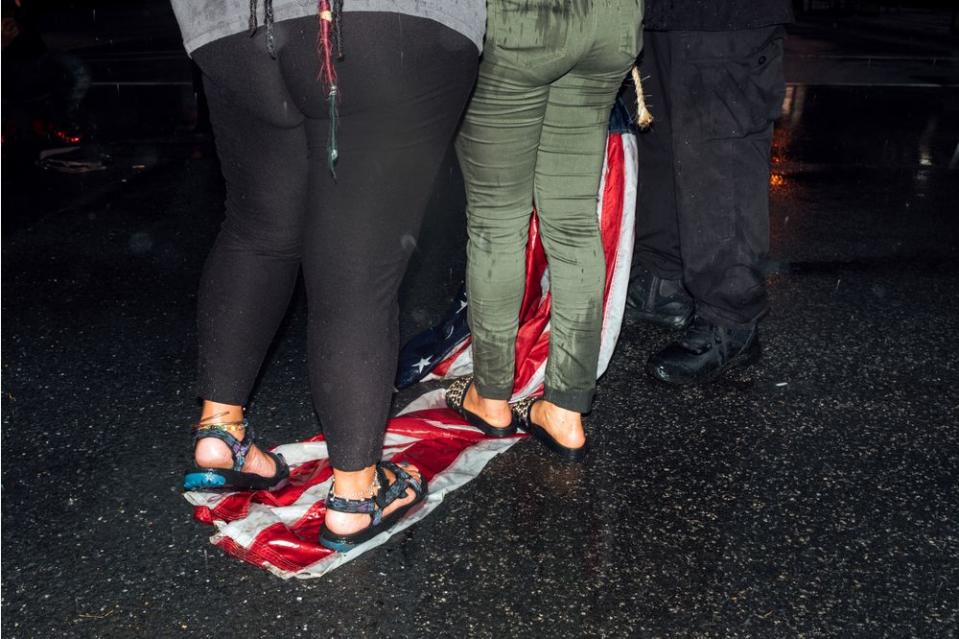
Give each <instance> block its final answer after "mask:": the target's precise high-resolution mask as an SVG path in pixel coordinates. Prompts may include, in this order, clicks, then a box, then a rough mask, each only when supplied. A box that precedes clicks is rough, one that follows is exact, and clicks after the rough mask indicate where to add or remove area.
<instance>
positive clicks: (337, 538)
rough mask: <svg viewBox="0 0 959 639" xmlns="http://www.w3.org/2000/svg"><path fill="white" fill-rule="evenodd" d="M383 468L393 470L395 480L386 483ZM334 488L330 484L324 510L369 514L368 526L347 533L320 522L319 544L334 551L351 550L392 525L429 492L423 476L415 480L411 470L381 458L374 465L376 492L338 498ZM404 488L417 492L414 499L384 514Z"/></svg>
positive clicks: (403, 493) (401, 494) (402, 492)
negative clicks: (342, 533) (336, 531)
mask: <svg viewBox="0 0 959 639" xmlns="http://www.w3.org/2000/svg"><path fill="white" fill-rule="evenodd" d="M383 469H386V470H389V471H392V472H393V475H394V477H395V479H394V480H393V483H392V484H391V483H390V482H389V478H388V477H387V476H386V473H385V472H384V470H383ZM334 488H335V484H331V485H330V492H329V494H327V496H326V509H327V510H335V511H336V512H339V513H350V514H363V515H369V516H370V525H369V526H367V527H366V528H364V529H362V530H360V531H357V532H355V533H350V534H348V535H341V534H339V533H335V532H333V531H332V530H330V529H329V528H327V527H326V523H325V522H324V523H323V526H322V527H321V528H320V544H322V545H323V546H324V547H326V548H329V549H330V550H335V551H337V552H347V551H349V550H352V549H353V548H355V547H356V546H358V545H360V544H362V543H363V542H365V541H369V540H370V539H372V538H373V537H376V536H377V535H378V534H380V533H381V532H383V531H384V530H386V529H387V528H389V527H391V526H393V525H394V524H395V523H396V522H398V521H399V520H400V519H402V518H403V515H405V514H406V513H408V512H409V511H410V510H411V509H412V508H413V507H414V506H416V505H417V504H419V503H420V502H422V501H423V499H425V498H426V493H427V491H428V487H427V482H426V479H425V478H422V477H421V478H420V479H417V478H415V477H414V476H413V475H411V474H410V473H408V472H406V471H405V470H403V467H402V466H400V465H398V464H394V463H393V462H389V461H381V462H379V463H377V464H376V484H375V491H376V492H375V494H374V495H373V496H372V497H369V498H367V499H346V498H345V497H337V496H336V494H335V493H334V492H333V491H334ZM407 488H412V489H413V493H414V494H415V495H416V496H415V497H414V498H413V501H411V502H410V503H408V504H404V505H402V506H400V507H399V508H397V509H396V510H394V511H393V512H391V513H390V514H389V515H384V514H383V511H384V510H386V509H387V508H388V507H389V505H390V504H392V503H393V502H394V501H396V500H397V499H401V498H402V497H403V496H404V495H406V489H407Z"/></svg>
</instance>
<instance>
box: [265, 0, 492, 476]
mask: <svg viewBox="0 0 959 639" xmlns="http://www.w3.org/2000/svg"><path fill="white" fill-rule="evenodd" d="M344 19H345V21H346V22H345V24H344V33H347V34H349V35H348V36H347V40H346V48H347V55H346V58H345V60H343V61H341V62H338V63H337V73H338V74H339V89H340V95H341V96H342V101H341V103H340V116H341V120H340V124H339V157H340V159H339V162H338V163H337V165H336V179H335V180H334V179H333V178H332V177H331V175H330V172H329V169H328V168H327V164H326V144H327V140H328V125H329V122H328V120H327V119H326V104H325V102H324V98H325V94H324V92H323V88H322V87H321V86H320V85H319V83H317V82H316V81H315V79H314V77H315V76H314V75H312V74H311V73H309V69H312V68H314V63H313V61H312V57H311V56H313V55H315V53H314V47H315V30H314V29H305V30H303V31H298V32H295V33H294V35H293V36H291V40H290V42H289V43H288V45H287V47H288V48H287V50H288V51H289V52H291V53H293V55H291V56H290V57H289V58H288V59H284V60H283V69H284V74H285V76H286V78H287V81H288V83H289V87H290V92H291V93H292V94H293V95H294V96H296V98H297V106H298V107H299V108H300V110H302V111H303V112H304V113H305V114H306V115H307V117H308V120H307V123H306V130H307V137H308V140H309V145H310V171H309V174H310V184H309V205H308V212H307V223H306V230H305V234H304V244H303V273H304V279H305V282H306V288H307V298H308V300H309V316H310V320H309V325H310V337H309V339H310V347H309V348H310V379H311V384H312V390H313V398H314V401H315V403H316V409H317V412H318V413H319V415H320V420H321V422H322V424H323V431H324V434H325V435H326V439H327V442H328V445H329V450H330V459H331V461H332V464H333V466H334V468H336V469H338V470H347V471H352V470H359V469H363V468H365V467H367V466H370V465H371V464H373V463H375V462H376V461H378V460H379V459H380V456H381V453H382V445H383V432H384V428H385V425H386V420H387V417H388V411H389V404H390V396H391V393H392V389H393V379H394V376H395V373H396V356H397V350H398V343H397V342H398V318H397V315H398V306H397V291H398V289H399V286H400V282H401V280H402V278H403V274H404V272H405V270H406V265H407V262H408V260H409V257H410V255H411V254H412V252H413V250H414V248H415V246H416V238H417V236H418V234H419V229H420V224H421V222H422V219H423V213H424V209H425V208H426V204H427V201H428V199H429V196H430V193H431V191H432V186H433V182H434V180H435V177H436V173H437V171H438V169H439V166H440V163H441V162H442V159H443V156H444V154H445V152H446V149H447V148H448V146H449V144H450V141H451V140H452V137H453V134H454V131H455V129H456V126H457V124H458V122H459V118H460V115H461V113H462V111H463V109H464V107H465V105H466V101H467V99H468V97H469V92H470V90H471V88H472V85H473V81H474V78H475V76H476V65H477V52H476V48H475V46H473V45H472V44H471V43H470V42H469V40H467V39H466V38H465V37H464V36H461V35H459V34H457V33H455V32H453V31H451V30H450V29H448V28H446V27H444V26H442V25H440V24H438V23H436V22H433V21H430V20H425V19H420V18H411V17H408V16H403V15H399V14H389V13H366V12H363V13H347V14H346V15H345V18H344ZM303 61H306V63H305V68H304V67H300V66H298V65H296V64H294V62H298V63H302V62H303Z"/></svg>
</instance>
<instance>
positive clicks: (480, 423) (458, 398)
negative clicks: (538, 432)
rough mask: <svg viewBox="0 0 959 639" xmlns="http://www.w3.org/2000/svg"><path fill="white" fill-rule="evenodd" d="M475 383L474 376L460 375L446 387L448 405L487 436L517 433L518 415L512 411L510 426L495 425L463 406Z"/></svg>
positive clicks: (507, 435)
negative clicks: (467, 392)
mask: <svg viewBox="0 0 959 639" xmlns="http://www.w3.org/2000/svg"><path fill="white" fill-rule="evenodd" d="M472 384H473V376H472V375H467V376H465V377H460V378H459V379H457V380H456V381H454V382H453V383H452V384H450V387H449V388H448V389H446V405H447V406H449V407H450V408H452V409H453V410H455V411H456V412H457V413H459V414H460V415H462V416H463V419H465V420H466V421H467V422H469V425H470V426H473V427H475V428H479V429H480V430H481V431H483V434H484V435H486V436H487V437H510V436H511V435H515V434H516V426H517V424H516V416H515V415H512V411H510V413H511V415H510V423H509V425H508V426H494V425H492V424H490V423H489V422H488V421H486V420H485V419H483V418H482V417H480V416H479V415H477V414H476V413H474V412H473V411H471V410H469V409H468V408H466V407H465V406H463V402H464V401H465V400H466V391H468V390H469V387H470V386H471V385H472Z"/></svg>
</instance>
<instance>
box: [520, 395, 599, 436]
mask: <svg viewBox="0 0 959 639" xmlns="http://www.w3.org/2000/svg"><path fill="white" fill-rule="evenodd" d="M529 418H530V420H532V422H533V423H534V424H536V425H538V426H540V427H541V428H542V429H543V430H545V431H546V432H547V433H549V434H550V436H551V437H552V438H553V439H555V440H556V442H557V443H559V444H562V445H563V446H566V447H567V448H581V447H582V446H584V445H585V444H586V433H585V431H583V416H582V415H581V414H580V413H577V412H575V411H571V410H566V409H565V408H560V407H559V406H557V405H556V404H554V403H552V402H549V401H546V400H545V399H544V400H541V401H538V402H536V403H534V404H533V406H532V408H531V409H530V414H529Z"/></svg>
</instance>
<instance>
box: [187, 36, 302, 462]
mask: <svg viewBox="0 0 959 639" xmlns="http://www.w3.org/2000/svg"><path fill="white" fill-rule="evenodd" d="M194 57H195V59H196V60H197V62H198V63H199V65H200V67H201V68H202V69H203V72H204V84H205V88H206V93H207V97H208V100H209V105H210V119H211V122H212V124H213V129H214V134H215V138H216V144H217V151H218V153H219V156H220V163H221V166H222V171H223V177H224V178H225V181H226V219H225V221H224V223H223V226H222V228H221V230H220V233H219V236H218V237H217V240H216V243H215V244H214V246H213V249H212V251H211V252H210V255H209V257H208V258H207V262H206V267H205V269H204V272H203V277H202V280H201V283H200V292H199V300H198V322H197V323H198V329H199V346H200V353H199V354H200V358H199V388H198V390H199V395H200V397H202V398H203V400H204V402H203V408H202V413H201V415H200V422H201V423H202V424H209V423H234V424H237V425H236V426H234V428H235V430H234V434H235V435H236V436H237V437H238V438H242V436H243V433H244V429H243V428H241V427H239V423H242V422H243V419H244V413H243V405H244V404H246V402H247V400H248V398H249V395H250V391H251V389H252V387H253V384H254V381H255V380H256V377H257V373H258V372H259V370H260V367H261V365H262V362H263V358H264V356H265V354H266V351H267V349H268V348H269V345H270V342H271V341H272V340H273V337H274V334H275V333H276V329H277V327H278V326H279V323H280V321H281V320H282V318H283V315H284V313H285V312H286V308H287V306H288V304H289V300H290V296H291V294H292V291H293V286H294V284H295V282H296V277H297V273H298V272H299V268H300V259H301V244H302V231H303V222H304V213H305V210H306V209H305V203H306V193H307V168H308V167H307V165H308V163H307V158H306V154H307V150H306V133H305V127H304V124H303V122H304V117H303V115H302V114H300V113H299V112H298V111H297V110H296V109H295V107H293V106H292V103H293V102H292V100H291V99H290V97H289V95H288V94H287V91H286V86H285V83H284V81H283V77H282V75H281V73H280V68H279V64H278V63H277V61H276V60H274V59H272V58H271V57H270V56H269V55H268V54H267V52H266V50H265V46H264V35H263V34H260V35H258V36H257V37H256V38H250V37H249V36H247V35H246V34H241V35H238V36H234V37H231V38H225V39H223V40H218V41H216V42H213V43H211V44H209V45H207V46H205V47H202V48H201V49H199V50H198V51H197V52H196V53H195V54H194ZM194 454H195V459H196V462H197V464H198V465H199V466H200V467H204V468H224V467H225V468H229V467H230V466H231V465H232V463H233V459H232V454H231V452H230V450H229V448H228V447H227V446H226V444H225V443H224V442H222V441H219V440H217V439H211V438H207V439H202V440H200V441H199V442H197V446H196V450H195V452H194ZM243 469H244V470H245V471H247V472H251V473H256V474H259V475H264V476H271V475H273V474H274V473H275V472H276V468H275V464H274V463H273V461H272V460H271V459H270V458H269V457H267V456H266V455H263V454H262V453H261V452H260V450H259V449H257V448H256V447H254V448H253V449H251V451H250V452H249V454H248V455H247V456H246V461H245V464H244V466H243Z"/></svg>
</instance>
